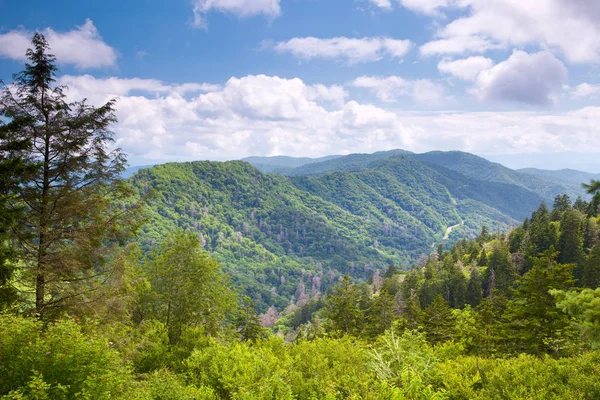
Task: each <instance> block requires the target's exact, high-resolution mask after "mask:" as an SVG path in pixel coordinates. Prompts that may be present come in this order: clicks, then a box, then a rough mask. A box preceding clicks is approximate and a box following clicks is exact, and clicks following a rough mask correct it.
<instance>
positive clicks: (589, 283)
mask: <svg viewBox="0 0 600 400" xmlns="http://www.w3.org/2000/svg"><path fill="white" fill-rule="evenodd" d="M581 286H582V287H585V288H590V289H596V288H598V287H600V243H599V244H597V245H596V246H594V248H593V249H592V251H591V252H590V254H588V256H587V258H586V260H585V263H584V265H583V272H582V277H581Z"/></svg>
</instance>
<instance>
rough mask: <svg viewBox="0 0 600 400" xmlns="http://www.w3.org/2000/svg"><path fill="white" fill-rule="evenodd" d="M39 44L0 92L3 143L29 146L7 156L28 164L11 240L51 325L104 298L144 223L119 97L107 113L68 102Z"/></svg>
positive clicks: (14, 197) (13, 195)
mask: <svg viewBox="0 0 600 400" xmlns="http://www.w3.org/2000/svg"><path fill="white" fill-rule="evenodd" d="M32 46H33V48H32V49H29V50H27V53H26V57H27V60H28V62H27V63H26V65H25V69H24V70H23V71H22V72H21V73H19V74H17V75H15V76H14V82H13V83H12V84H11V85H10V86H6V85H5V86H4V87H3V89H2V91H1V93H0V115H1V117H2V118H0V121H2V122H0V123H1V124H2V127H1V131H2V137H1V138H0V140H2V143H1V145H0V146H2V147H3V148H5V147H8V148H11V147H12V148H14V147H19V146H20V147H21V148H20V149H18V150H14V151H12V152H10V153H8V154H7V156H8V162H14V161H15V160H19V162H22V165H23V167H24V169H23V175H22V176H21V178H22V179H21V180H20V182H19V184H18V185H15V186H12V187H10V188H9V189H10V190H9V192H8V193H6V195H8V196H9V197H8V199H9V201H8V207H9V208H10V209H11V210H17V209H19V208H21V207H23V208H24V209H25V213H23V214H22V215H21V216H20V218H19V219H18V221H17V223H15V224H14V227H13V229H12V232H11V237H12V240H13V243H15V244H16V247H15V249H16V252H17V256H18V257H19V259H20V261H21V263H20V265H23V266H24V268H23V269H22V270H21V271H20V272H19V274H18V275H19V277H20V278H21V281H20V282H19V287H21V288H23V289H25V291H29V290H30V291H31V292H32V294H33V298H34V299H35V300H34V302H33V305H32V307H31V308H32V309H33V311H34V312H35V313H36V314H37V315H38V316H40V317H41V318H44V319H45V317H48V318H52V316H55V315H56V314H57V313H58V312H60V311H61V310H65V309H68V308H69V307H77V306H78V305H79V304H83V303H87V302H90V301H94V300H98V299H94V298H93V296H94V293H95V289H97V288H98V287H99V285H101V284H102V282H103V281H104V277H105V276H106V274H107V273H109V271H107V270H106V267H107V266H108V265H109V263H107V262H106V261H107V259H108V258H109V257H110V256H111V254H112V253H113V252H114V247H113V246H112V245H113V244H122V243H123V242H124V240H125V239H127V238H128V237H129V236H130V235H131V233H132V229H133V228H134V226H135V224H133V223H132V221H131V220H129V218H131V217H133V215H134V214H133V213H129V212H127V209H128V208H127V206H126V204H127V199H128V198H129V195H130V191H129V190H128V188H127V186H126V185H125V183H124V182H122V181H121V180H120V179H119V175H120V173H121V172H122V171H123V169H124V167H125V157H124V155H123V154H122V153H121V152H120V151H119V150H118V149H111V146H112V142H113V133H112V132H111V131H110V130H109V128H110V126H111V124H113V123H114V122H115V121H116V116H115V103H116V100H110V101H109V102H107V103H106V104H104V105H103V106H101V107H98V108H95V107H92V106H90V105H88V104H87V103H86V102H85V100H83V101H76V102H71V103H67V101H66V96H65V93H64V88H63V87H61V86H56V85H55V76H56V72H57V67H56V59H55V58H54V56H52V55H51V54H50V53H49V46H48V43H47V42H46V39H45V38H44V36H43V35H41V34H39V33H36V34H35V35H34V36H33V39H32ZM25 298H27V297H25Z"/></svg>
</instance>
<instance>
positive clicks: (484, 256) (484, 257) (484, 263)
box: [477, 249, 488, 267]
mask: <svg viewBox="0 0 600 400" xmlns="http://www.w3.org/2000/svg"><path fill="white" fill-rule="evenodd" d="M487 264H488V259H487V253H486V251H485V249H481V254H480V255H479V259H478V260H477V265H479V266H480V267H485V266H487Z"/></svg>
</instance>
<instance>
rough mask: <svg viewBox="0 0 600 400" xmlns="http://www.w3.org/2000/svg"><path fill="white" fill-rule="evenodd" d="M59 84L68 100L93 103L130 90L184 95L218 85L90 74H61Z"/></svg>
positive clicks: (122, 94)
mask: <svg viewBox="0 0 600 400" xmlns="http://www.w3.org/2000/svg"><path fill="white" fill-rule="evenodd" d="M57 83H58V84H59V85H64V86H67V87H68V91H67V96H68V99H69V100H77V99H82V98H84V97H85V98H87V99H88V100H89V101H91V102H92V103H95V104H100V103H103V102H105V101H107V100H108V99H111V98H113V97H120V96H128V95H130V94H131V93H132V92H136V91H137V92H143V93H145V94H146V95H147V94H154V95H164V94H176V95H185V94H187V93H194V92H212V91H216V90H219V89H220V88H221V87H220V86H219V85H211V84H208V83H184V84H165V83H163V82H161V81H159V80H156V79H140V78H132V79H123V78H115V77H110V78H104V79H101V78H95V77H93V76H91V75H78V76H72V75H63V76H61V77H60V78H59V79H58V82H57Z"/></svg>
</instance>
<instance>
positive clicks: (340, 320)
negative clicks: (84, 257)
mask: <svg viewBox="0 0 600 400" xmlns="http://www.w3.org/2000/svg"><path fill="white" fill-rule="evenodd" d="M325 316H326V317H327V318H328V319H329V322H330V324H331V330H332V331H334V332H338V333H341V334H356V333H357V332H358V330H359V328H360V326H361V324H362V320H363V315H362V312H361V310H360V293H359V291H358V288H357V287H356V285H354V284H353V283H352V281H351V280H350V277H349V276H348V275H345V276H344V279H342V281H341V282H340V283H338V284H337V285H336V287H335V288H334V289H333V292H332V293H331V295H330V296H329V298H328V300H327V303H326V306H325Z"/></svg>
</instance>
